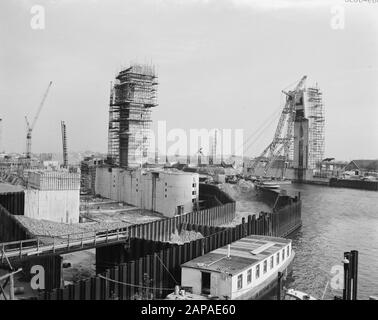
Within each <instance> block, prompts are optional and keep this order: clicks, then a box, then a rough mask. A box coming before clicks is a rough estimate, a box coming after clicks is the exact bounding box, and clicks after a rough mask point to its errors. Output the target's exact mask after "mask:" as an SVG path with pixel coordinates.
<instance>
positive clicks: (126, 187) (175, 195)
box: [95, 167, 199, 217]
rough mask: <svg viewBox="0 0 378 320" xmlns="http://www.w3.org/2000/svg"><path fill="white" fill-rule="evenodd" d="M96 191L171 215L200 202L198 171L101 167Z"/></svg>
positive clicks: (188, 209) (186, 209) (105, 196)
mask: <svg viewBox="0 0 378 320" xmlns="http://www.w3.org/2000/svg"><path fill="white" fill-rule="evenodd" d="M95 189H96V194H98V195H100V196H102V197H104V198H108V199H112V200H117V201H122V202H125V203H128V204H131V205H134V206H137V207H140V208H142V209H147V210H152V211H155V212H158V213H161V214H163V215H165V216H168V217H172V216H174V215H180V214H184V213H188V212H191V211H193V208H194V207H195V206H196V205H197V203H198V195H199V176H198V174H197V173H191V172H182V171H173V170H162V169H161V170H158V169H152V170H145V169H137V170H126V169H122V168H110V167H100V168H97V171H96V188H95Z"/></svg>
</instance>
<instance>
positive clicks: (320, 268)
mask: <svg viewBox="0 0 378 320" xmlns="http://www.w3.org/2000/svg"><path fill="white" fill-rule="evenodd" d="M281 187H282V189H286V190H287V191H288V193H289V194H292V195H294V194H296V193H297V192H300V193H301V198H302V223H303V226H302V228H301V229H299V230H298V231H296V232H295V233H294V234H292V235H291V236H290V238H291V239H292V240H293V248H294V250H295V252H296V256H295V259H294V263H293V275H292V278H291V279H288V280H289V281H288V282H287V283H286V286H287V287H288V288H294V289H296V290H300V291H304V292H306V293H308V294H311V295H313V296H314V297H316V298H321V297H322V296H323V293H324V292H325V295H324V299H333V297H334V296H335V295H339V296H341V295H342V290H341V289H339V286H338V285H337V284H338V282H337V277H336V278H335V277H334V276H335V275H336V276H337V274H339V275H340V271H338V270H337V267H335V269H334V270H335V271H336V272H334V273H331V269H332V268H333V267H334V266H340V267H341V266H342V263H341V260H342V259H343V253H344V252H345V251H351V250H358V251H359V266H358V267H359V270H358V271H359V272H358V277H359V279H358V299H368V298H369V296H371V295H377V294H378V192H376V191H363V190H355V189H344V188H330V187H326V186H317V185H308V184H291V185H283V186H281ZM236 200H237V209H238V208H243V209H244V210H245V208H246V207H250V212H255V211H256V209H257V208H258V207H257V206H256V201H257V198H256V196H254V195H253V194H252V193H250V194H244V195H242V196H239V197H237V199H236ZM339 270H340V269H339ZM332 279H333V280H332ZM327 282H329V285H328V286H327ZM326 287H327V289H325V288H326Z"/></svg>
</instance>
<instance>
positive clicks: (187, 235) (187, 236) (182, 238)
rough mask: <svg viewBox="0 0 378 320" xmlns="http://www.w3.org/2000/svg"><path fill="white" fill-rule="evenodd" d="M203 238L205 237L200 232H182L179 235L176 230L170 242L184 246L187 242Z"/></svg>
mask: <svg viewBox="0 0 378 320" xmlns="http://www.w3.org/2000/svg"><path fill="white" fill-rule="evenodd" d="M202 238H203V235H202V233H200V232H196V231H188V230H181V232H180V233H179V232H178V231H177V230H175V232H174V233H172V234H171V237H170V239H169V242H170V243H176V244H184V243H186V242H191V241H194V240H197V239H202Z"/></svg>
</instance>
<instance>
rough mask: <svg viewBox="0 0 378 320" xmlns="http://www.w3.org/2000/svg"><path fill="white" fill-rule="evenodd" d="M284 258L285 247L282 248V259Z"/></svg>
mask: <svg viewBox="0 0 378 320" xmlns="http://www.w3.org/2000/svg"><path fill="white" fill-rule="evenodd" d="M284 260H285V248H284V249H283V250H282V261H284Z"/></svg>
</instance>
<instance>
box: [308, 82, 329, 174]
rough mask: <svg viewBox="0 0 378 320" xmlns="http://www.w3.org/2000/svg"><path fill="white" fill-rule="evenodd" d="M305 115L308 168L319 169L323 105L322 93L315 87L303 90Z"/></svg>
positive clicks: (321, 148) (322, 157) (322, 138)
mask: <svg viewBox="0 0 378 320" xmlns="http://www.w3.org/2000/svg"><path fill="white" fill-rule="evenodd" d="M305 110H306V112H305V116H306V118H307V119H308V120H309V123H308V128H309V131H308V168H309V169H312V170H320V163H321V161H322V160H323V159H324V148H325V134H324V124H325V117H324V106H323V94H322V92H321V90H320V89H319V88H318V87H317V86H315V87H308V88H307V89H306V91H305Z"/></svg>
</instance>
